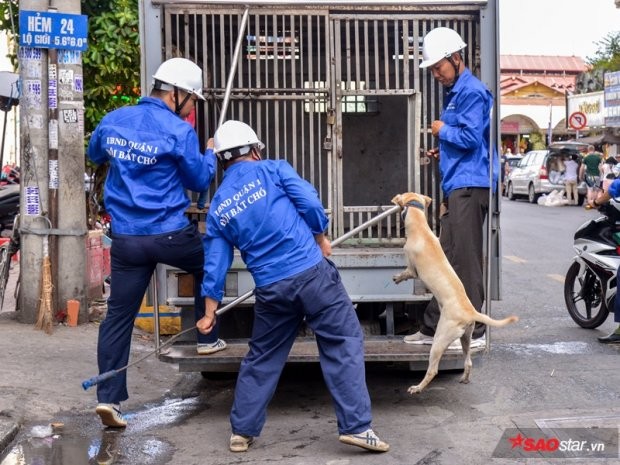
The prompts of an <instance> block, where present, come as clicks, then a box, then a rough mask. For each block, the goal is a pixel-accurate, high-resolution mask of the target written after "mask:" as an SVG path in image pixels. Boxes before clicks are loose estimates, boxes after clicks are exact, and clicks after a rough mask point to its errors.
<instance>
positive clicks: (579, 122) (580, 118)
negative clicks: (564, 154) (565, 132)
mask: <svg viewBox="0 0 620 465" xmlns="http://www.w3.org/2000/svg"><path fill="white" fill-rule="evenodd" d="M587 123H588V119H587V118H586V115H585V113H582V112H581V111H575V112H573V113H571V114H570V116H569V117H568V125H569V126H570V127H571V128H573V129H574V130H575V131H579V130H581V129H583V128H585V127H586V124H587Z"/></svg>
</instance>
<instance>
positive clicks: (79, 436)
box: [0, 398, 201, 465]
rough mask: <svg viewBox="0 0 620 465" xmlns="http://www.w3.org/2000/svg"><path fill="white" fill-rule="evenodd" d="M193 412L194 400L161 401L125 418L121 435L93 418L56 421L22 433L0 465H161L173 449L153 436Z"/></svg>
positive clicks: (196, 401) (196, 403) (67, 417)
mask: <svg viewBox="0 0 620 465" xmlns="http://www.w3.org/2000/svg"><path fill="white" fill-rule="evenodd" d="M199 410H201V406H200V401H199V399H198V398H191V399H184V400H179V399H173V400H166V401H165V402H164V403H163V404H158V405H150V406H147V407H146V408H145V409H144V410H141V411H137V412H127V413H126V414H125V416H126V417H127V419H128V421H129V426H128V427H127V428H125V429H112V428H107V429H102V428H101V426H100V424H99V422H98V421H97V418H96V417H95V416H94V415H93V416H92V417H91V416H90V415H89V416H88V418H85V416H84V415H80V416H71V415H68V414H65V415H64V416H63V415H59V417H58V419H54V422H53V423H50V424H46V425H30V426H25V427H24V428H22V431H21V432H20V434H19V435H18V437H17V441H18V442H17V444H16V445H15V446H14V447H13V448H12V449H11V450H10V451H9V452H8V454H7V455H6V456H5V457H4V459H3V460H2V461H0V465H85V464H88V465H91V464H98V465H112V464H117V465H121V464H123V465H128V464H132V465H133V464H138V463H139V464H141V465H163V464H166V463H169V462H170V460H171V459H172V455H173V453H174V448H173V447H172V446H171V445H170V444H169V443H167V442H165V441H163V440H161V439H160V438H157V437H156V436H155V434H156V432H157V431H158V430H161V427H162V426H170V425H174V424H179V423H180V422H182V421H183V420H184V419H186V418H188V417H190V416H193V415H196V414H198V413H199Z"/></svg>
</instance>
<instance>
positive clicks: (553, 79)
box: [500, 55, 588, 153]
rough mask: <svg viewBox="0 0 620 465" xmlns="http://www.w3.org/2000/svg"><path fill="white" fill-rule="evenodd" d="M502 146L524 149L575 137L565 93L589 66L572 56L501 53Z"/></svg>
mask: <svg viewBox="0 0 620 465" xmlns="http://www.w3.org/2000/svg"><path fill="white" fill-rule="evenodd" d="M500 69H501V76H500V98H501V100H500V101H501V107H500V115H501V137H502V150H503V151H506V150H507V149H510V150H511V152H512V153H525V152H526V151H528V150H532V149H534V148H543V147H545V146H546V145H547V144H548V143H549V142H551V141H555V140H563V139H568V138H574V137H575V135H574V133H575V131H573V130H571V129H570V128H568V125H567V96H568V95H569V94H572V93H574V92H575V91H576V88H577V83H578V80H577V78H578V76H579V75H580V74H581V73H584V72H585V71H586V70H587V69H588V68H587V65H586V63H585V62H584V61H583V59H581V58H579V57H575V56H536V55H502V56H501V57H500Z"/></svg>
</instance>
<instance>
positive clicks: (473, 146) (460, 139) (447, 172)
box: [404, 27, 499, 347]
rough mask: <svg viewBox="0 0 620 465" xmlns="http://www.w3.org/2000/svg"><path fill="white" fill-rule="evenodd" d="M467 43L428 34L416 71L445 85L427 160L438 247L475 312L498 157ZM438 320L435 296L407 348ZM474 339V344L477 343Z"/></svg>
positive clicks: (427, 336)
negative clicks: (438, 201)
mask: <svg viewBox="0 0 620 465" xmlns="http://www.w3.org/2000/svg"><path fill="white" fill-rule="evenodd" d="M466 46H467V45H466V44H465V42H463V39H462V38H461V36H460V35H459V34H458V33H457V32H456V31H454V30H452V29H449V28H447V27H438V28H436V29H433V30H432V31H430V32H429V33H428V34H427V35H426V36H425V37H424V41H423V44H422V56H423V61H422V63H420V68H430V70H431V72H432V73H433V77H434V78H435V79H436V80H437V81H439V82H440V83H441V85H443V86H444V89H445V94H444V100H443V110H442V112H441V116H440V119H439V120H435V121H433V122H432V124H431V131H432V134H433V136H434V137H436V138H437V140H438V141H439V147H438V148H433V149H431V150H430V151H429V156H433V157H435V158H438V159H439V171H440V173H441V188H442V190H443V203H444V207H445V212H444V213H443V215H442V216H441V225H440V233H439V236H440V237H439V239H440V242H441V246H442V248H443V250H444V252H445V254H446V257H447V258H448V261H449V262H450V264H451V265H452V267H453V268H454V271H455V272H456V274H457V275H458V277H459V278H460V280H461V281H462V282H463V286H464V287H465V292H466V293H467V296H468V297H469V300H470V301H471V303H472V305H473V306H474V307H475V308H476V310H478V311H480V310H481V309H482V304H483V302H484V279H483V256H484V253H483V243H484V231H483V229H484V227H483V225H484V222H485V219H486V217H487V214H488V211H489V187H490V186H489V183H490V180H489V167H490V158H491V157H493V183H492V188H493V191H495V189H496V186H497V177H498V173H499V160H498V158H497V154H496V153H493V154H489V133H490V111H491V108H492V107H493V96H492V94H491V92H489V90H488V89H487V88H486V86H485V85H484V84H483V83H482V82H480V80H479V79H478V78H476V77H475V76H474V75H473V74H472V73H471V71H470V70H469V69H468V68H466V67H465V63H464V62H463V57H462V55H461V50H463V49H464V48H465V47H466ZM438 321H439V306H438V304H437V300H436V299H435V298H433V299H432V300H431V301H430V302H429V304H428V305H427V307H426V309H425V311H424V316H423V320H422V322H421V323H420V330H419V332H417V333H415V334H411V335H409V336H405V338H404V342H406V343H407V344H432V343H433V336H434V334H435V329H436V328H437V323H438ZM484 331H485V326H484V325H483V324H480V323H477V324H476V327H475V329H474V333H473V339H472V346H473V347H475V346H477V345H481V344H484V342H483V340H482V339H481V338H482V336H483V335H484ZM476 339H477V340H476Z"/></svg>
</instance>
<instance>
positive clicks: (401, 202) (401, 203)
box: [392, 194, 403, 208]
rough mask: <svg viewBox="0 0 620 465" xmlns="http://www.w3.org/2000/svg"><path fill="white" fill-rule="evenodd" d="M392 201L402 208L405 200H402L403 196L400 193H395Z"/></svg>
mask: <svg viewBox="0 0 620 465" xmlns="http://www.w3.org/2000/svg"><path fill="white" fill-rule="evenodd" d="M392 203H393V204H394V205H398V206H399V207H401V208H402V207H403V201H402V199H401V197H400V194H398V195H395V196H394V197H393V198H392Z"/></svg>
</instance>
